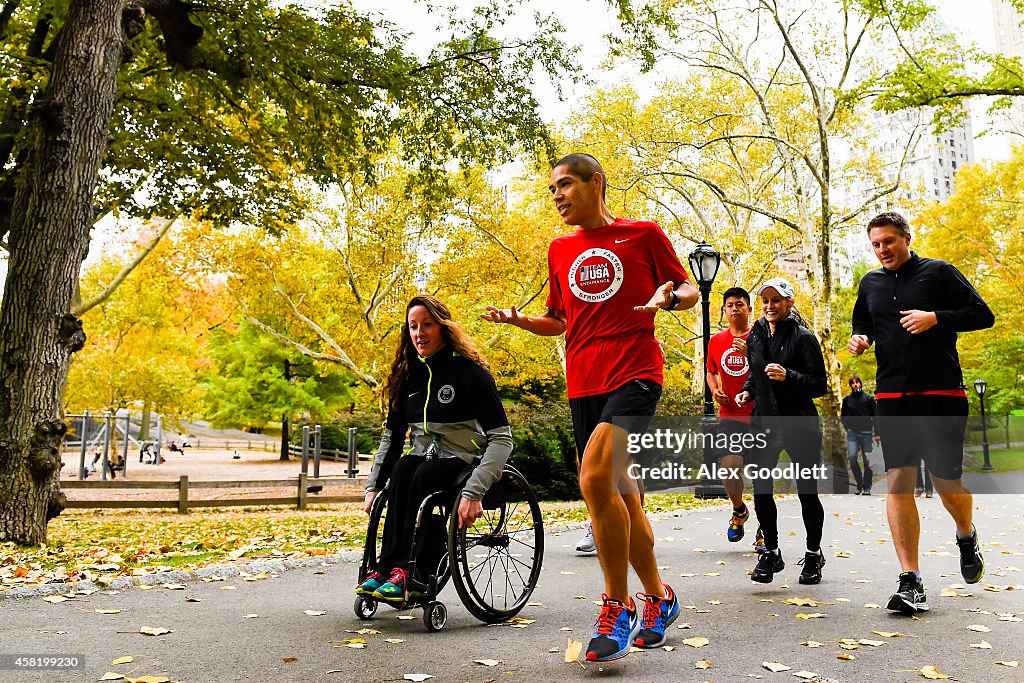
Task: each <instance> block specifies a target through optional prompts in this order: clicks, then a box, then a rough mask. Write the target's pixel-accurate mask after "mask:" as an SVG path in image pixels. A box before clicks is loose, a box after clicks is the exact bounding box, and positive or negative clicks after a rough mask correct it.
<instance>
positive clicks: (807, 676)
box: [793, 671, 818, 681]
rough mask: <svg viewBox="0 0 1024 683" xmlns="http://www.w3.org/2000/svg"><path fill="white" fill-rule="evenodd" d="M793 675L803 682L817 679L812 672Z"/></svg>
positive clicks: (800, 672) (795, 672) (796, 672)
mask: <svg viewBox="0 0 1024 683" xmlns="http://www.w3.org/2000/svg"><path fill="white" fill-rule="evenodd" d="M793 675H794V676H796V677H797V678H802V679H804V680H805V681H809V680H811V679H812V678H817V677H818V674H816V673H814V672H813V671H794V672H793Z"/></svg>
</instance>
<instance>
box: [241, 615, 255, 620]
mask: <svg viewBox="0 0 1024 683" xmlns="http://www.w3.org/2000/svg"><path fill="white" fill-rule="evenodd" d="M258 616H259V615H258V614H246V615H244V616H243V617H242V618H243V619H255V618H257V617H258Z"/></svg>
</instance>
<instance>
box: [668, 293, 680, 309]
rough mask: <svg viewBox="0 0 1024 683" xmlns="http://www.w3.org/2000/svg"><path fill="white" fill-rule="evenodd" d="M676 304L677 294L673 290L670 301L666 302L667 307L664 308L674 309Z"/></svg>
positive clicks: (677, 301) (677, 303)
mask: <svg viewBox="0 0 1024 683" xmlns="http://www.w3.org/2000/svg"><path fill="white" fill-rule="evenodd" d="M678 305H679V295H678V294H676V293H675V291H673V292H672V301H670V302H669V303H668V308H666V309H665V310H666V311H674V310H676V306H678Z"/></svg>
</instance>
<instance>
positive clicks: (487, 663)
mask: <svg viewBox="0 0 1024 683" xmlns="http://www.w3.org/2000/svg"><path fill="white" fill-rule="evenodd" d="M473 661H474V662H476V663H477V664H483V665H484V666H498V665H499V664H501V662H499V661H498V660H497V659H474V660H473Z"/></svg>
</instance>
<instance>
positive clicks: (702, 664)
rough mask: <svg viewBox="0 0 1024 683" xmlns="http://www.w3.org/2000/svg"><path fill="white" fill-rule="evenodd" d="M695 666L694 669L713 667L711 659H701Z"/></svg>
mask: <svg viewBox="0 0 1024 683" xmlns="http://www.w3.org/2000/svg"><path fill="white" fill-rule="evenodd" d="M693 668H694V669H710V668H711V660H710V659H701V660H699V661H697V662H694V664H693Z"/></svg>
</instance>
